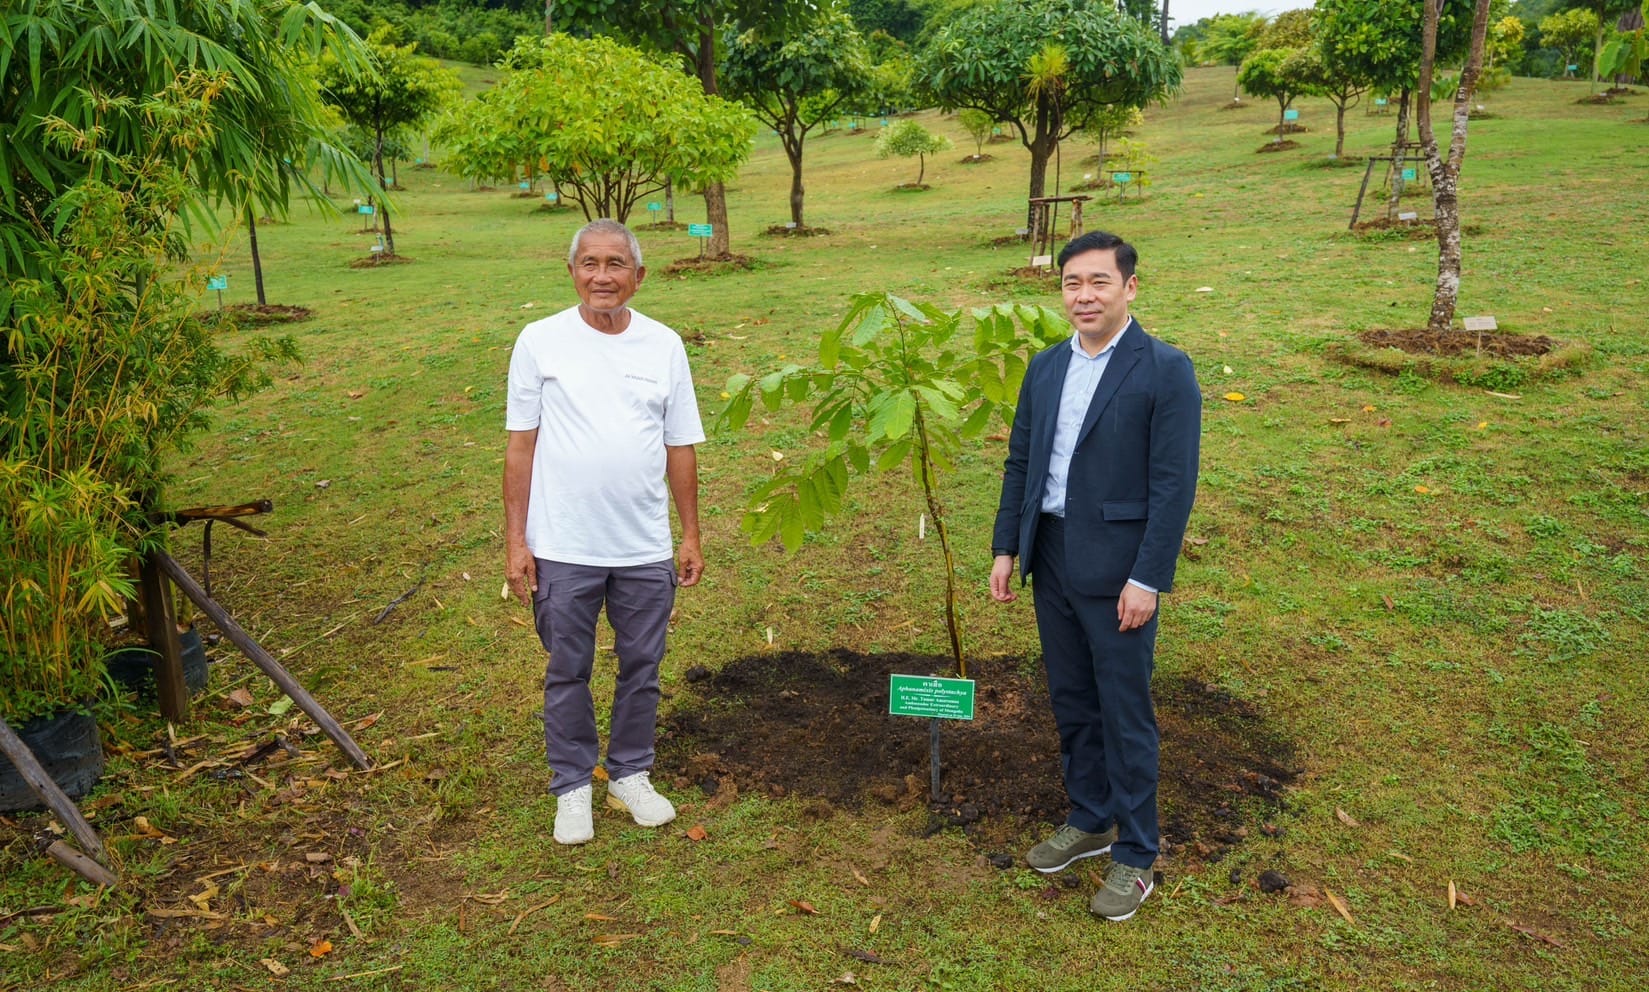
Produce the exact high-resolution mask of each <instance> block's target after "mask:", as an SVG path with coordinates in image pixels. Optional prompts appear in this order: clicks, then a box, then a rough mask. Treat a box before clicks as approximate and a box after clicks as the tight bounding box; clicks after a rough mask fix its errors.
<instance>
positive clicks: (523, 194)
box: [510, 189, 544, 200]
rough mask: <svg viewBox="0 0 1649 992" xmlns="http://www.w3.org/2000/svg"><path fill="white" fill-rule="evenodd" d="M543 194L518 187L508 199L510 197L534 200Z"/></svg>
mask: <svg viewBox="0 0 1649 992" xmlns="http://www.w3.org/2000/svg"><path fill="white" fill-rule="evenodd" d="M543 195H544V194H542V193H538V192H536V191H534V190H530V189H518V190H516V191H515V192H514V193H511V194H510V199H512V200H536V199H538V198H539V197H540V196H543Z"/></svg>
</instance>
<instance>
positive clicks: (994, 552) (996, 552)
mask: <svg viewBox="0 0 1649 992" xmlns="http://www.w3.org/2000/svg"><path fill="white" fill-rule="evenodd" d="M991 557H992V558H1012V557H1014V553H1013V552H1012V551H1004V550H1002V549H1001V548H992V549H991Z"/></svg>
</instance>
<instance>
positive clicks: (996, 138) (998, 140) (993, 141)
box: [985, 134, 1019, 145]
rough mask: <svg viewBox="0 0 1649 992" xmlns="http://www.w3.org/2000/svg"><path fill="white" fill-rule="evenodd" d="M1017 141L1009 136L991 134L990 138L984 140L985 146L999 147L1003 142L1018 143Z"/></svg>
mask: <svg viewBox="0 0 1649 992" xmlns="http://www.w3.org/2000/svg"><path fill="white" fill-rule="evenodd" d="M1018 140H1019V139H1018V138H1016V137H1014V136H1013V135H1011V134H993V135H991V136H990V137H988V138H986V139H985V144H987V145H1000V144H1002V143H1003V142H1004V141H1018Z"/></svg>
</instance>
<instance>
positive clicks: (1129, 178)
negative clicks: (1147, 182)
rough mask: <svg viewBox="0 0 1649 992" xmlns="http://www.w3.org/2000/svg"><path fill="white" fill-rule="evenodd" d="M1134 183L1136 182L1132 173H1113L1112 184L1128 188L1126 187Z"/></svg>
mask: <svg viewBox="0 0 1649 992" xmlns="http://www.w3.org/2000/svg"><path fill="white" fill-rule="evenodd" d="M1133 181H1134V174H1133V173H1132V172H1113V173H1111V182H1113V183H1116V184H1117V185H1118V186H1126V185H1128V184H1129V183H1131V182H1133Z"/></svg>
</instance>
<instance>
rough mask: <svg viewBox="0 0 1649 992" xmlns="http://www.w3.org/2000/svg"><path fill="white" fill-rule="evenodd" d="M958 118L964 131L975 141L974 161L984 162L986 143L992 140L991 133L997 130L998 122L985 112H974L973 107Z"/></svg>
mask: <svg viewBox="0 0 1649 992" xmlns="http://www.w3.org/2000/svg"><path fill="white" fill-rule="evenodd" d="M956 116H957V119H958V120H959V121H961V123H962V130H964V131H966V132H968V137H970V138H972V139H973V156H972V159H973V161H975V162H979V161H983V160H984V158H985V142H987V141H989V140H990V138H991V132H992V131H995V130H996V121H994V120H992V119H991V115H990V114H987V113H985V112H984V111H983V110H974V109H973V108H972V107H969V108H967V109H965V110H963V111H962V112H961V113H960V114H958V115H956Z"/></svg>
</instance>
